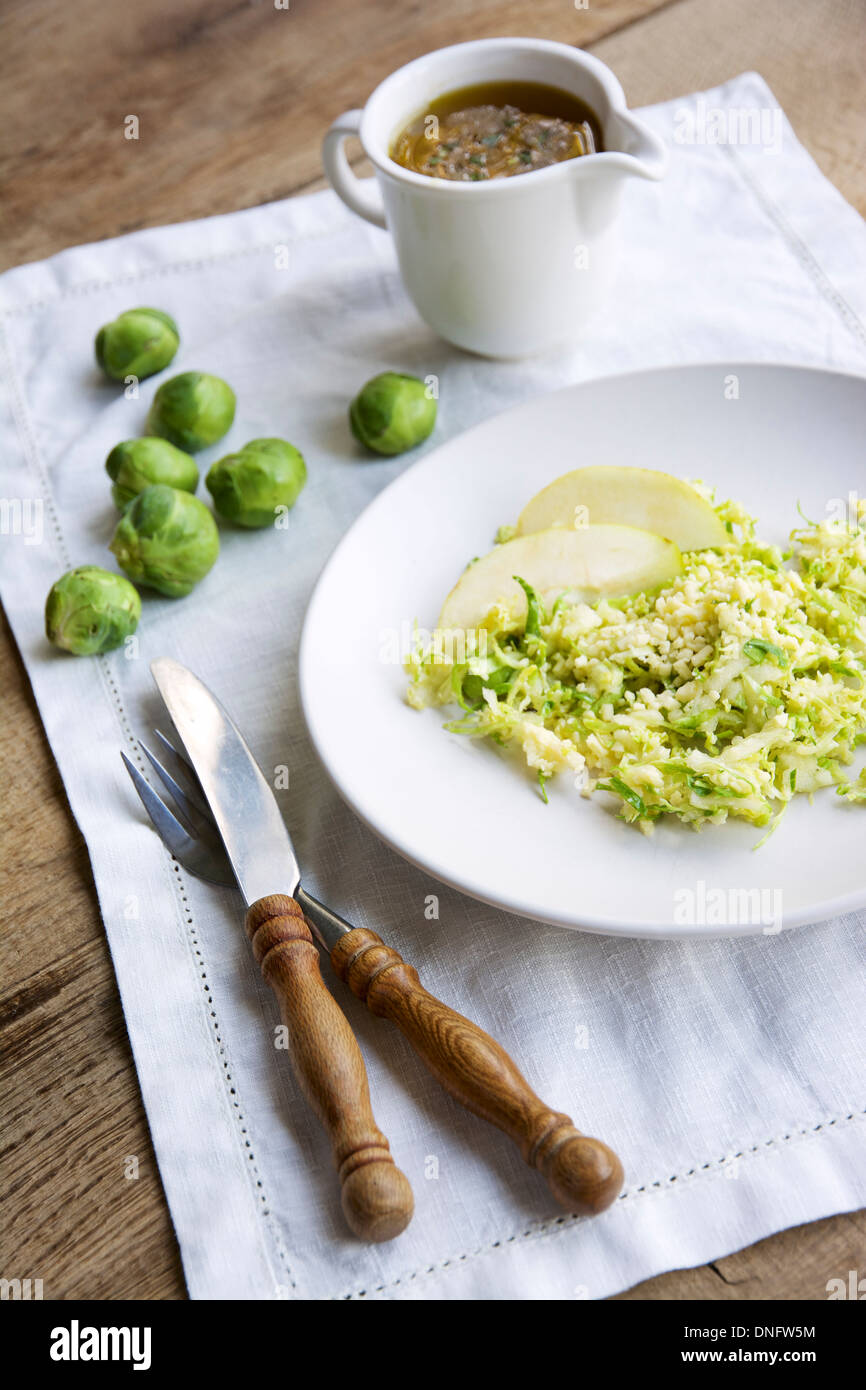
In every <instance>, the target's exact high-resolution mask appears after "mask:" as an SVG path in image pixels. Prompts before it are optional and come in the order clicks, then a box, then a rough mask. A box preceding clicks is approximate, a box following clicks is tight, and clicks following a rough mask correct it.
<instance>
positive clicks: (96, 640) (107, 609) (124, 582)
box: [45, 565, 141, 656]
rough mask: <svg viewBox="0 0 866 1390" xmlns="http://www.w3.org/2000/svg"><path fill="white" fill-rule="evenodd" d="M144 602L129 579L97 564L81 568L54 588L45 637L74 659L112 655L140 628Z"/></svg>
mask: <svg viewBox="0 0 866 1390" xmlns="http://www.w3.org/2000/svg"><path fill="white" fill-rule="evenodd" d="M140 617H141V599H140V598H139V596H138V594H137V592H136V591H135V589H133V587H132V585H131V584H130V582H129V580H128V579H124V578H123V575H121V574H112V573H111V572H110V570H104V569H100V568H99V566H98V565H79V567H78V569H74V570H69V572H68V574H64V575H63V576H62V577H61V578H60V579H58V580H56V581H55V583H53V584H52V585H51V588H50V590H49V593H48V598H47V599H46V600H45V636H46V637H47V638H48V640H49V642H53V643H54V645H55V647H62V648H63V650H64V651H65V652H72V653H73V655H74V656H93V654H94V653H95V652H110V651H111V650H112V648H114V647H119V646H120V644H121V642H123V641H124V639H125V638H127V637H129V636H131V634H132V633H133V632H135V629H136V628H137V627H138V620H139V618H140Z"/></svg>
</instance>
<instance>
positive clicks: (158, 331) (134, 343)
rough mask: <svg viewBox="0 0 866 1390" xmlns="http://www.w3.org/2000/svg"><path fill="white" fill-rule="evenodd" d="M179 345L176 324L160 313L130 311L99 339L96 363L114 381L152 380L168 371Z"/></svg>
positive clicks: (146, 310)
mask: <svg viewBox="0 0 866 1390" xmlns="http://www.w3.org/2000/svg"><path fill="white" fill-rule="evenodd" d="M179 344H180V334H179V333H178V331H177V324H176V323H175V321H174V319H173V318H171V317H170V316H169V315H168V314H164V313H163V312H162V310H161V309H127V311H126V313H125V314H120V316H119V317H118V318H116V319H115V320H114V322H113V323H106V324H105V325H104V327H102V328H100V330H99V332H98V333H97V335H96V360H97V362H98V363H99V365H100V367H101V368H102V370H103V371H104V372H105V373H106V375H107V376H110V377H113V378H114V380H115V381H123V379H124V377H127V376H137V377H138V378H139V379H141V378H143V377H146V376H153V374H154V372H161V371H162V369H163V367H167V366H168V364H169V362H170V361H171V359H172V358H173V357H174V354H175V353H176V352H177V349H178V346H179Z"/></svg>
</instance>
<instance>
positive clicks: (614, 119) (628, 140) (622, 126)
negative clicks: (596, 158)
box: [601, 110, 668, 180]
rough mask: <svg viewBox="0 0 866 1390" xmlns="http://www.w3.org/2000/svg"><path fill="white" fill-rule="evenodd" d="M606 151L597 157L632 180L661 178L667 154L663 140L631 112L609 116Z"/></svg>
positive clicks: (666, 163) (620, 112) (614, 113)
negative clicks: (630, 176)
mask: <svg viewBox="0 0 866 1390" xmlns="http://www.w3.org/2000/svg"><path fill="white" fill-rule="evenodd" d="M605 134H606V137H607V151H606V152H605V154H604V155H602V156H601V157H602V158H603V159H605V160H607V161H608V162H610V163H611V164H615V166H616V167H618V168H620V169H621V170H622V172H623V173H624V174H632V175H634V177H635V178H641V179H655V180H657V179H661V178H664V174H665V170H666V169H667V165H668V152H667V147H666V145H665V143H664V141H663V140H662V139H661V138H660V137H659V136H658V135H656V133H655V131H653V130H650V128H649V126H648V125H645V124H644V122H643V121H640V120H638V118H637V117H636V116H634V115H633V114H632V112H631V111H627V110H620V111H615V112H612V113H611V118H610V121H609V123H608V126H607V130H606V132H605Z"/></svg>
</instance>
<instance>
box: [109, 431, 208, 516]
mask: <svg viewBox="0 0 866 1390" xmlns="http://www.w3.org/2000/svg"><path fill="white" fill-rule="evenodd" d="M105 471H106V472H107V474H108V476H109V478H110V479H111V481H112V483H113V486H112V489H111V495H112V497H113V498H114V501H115V503H116V505H117V506H118V507H119V508H120V510H121V511H123V509H124V507H126V506H128V504H129V503H130V502H131V501H132V499H133V497H137V496H138V494H139V493H140V492H144V489H145V488H146V487H150V486H151V484H153V483H167V484H168V486H169V487H179V488H181V489H182V491H184V492H195V490H196V488H197V487H198V468H197V467H196V464H195V461H194V459H191V458H190V456H189V454H185V453H184V452H183V450H182V449H176V448H175V447H174V445H173V444H169V442H168V440H167V439H127V440H126V442H125V443H123V444H115V446H114V448H113V449H112V451H111V453H110V454H109V455H108V458H107V459H106V460H105Z"/></svg>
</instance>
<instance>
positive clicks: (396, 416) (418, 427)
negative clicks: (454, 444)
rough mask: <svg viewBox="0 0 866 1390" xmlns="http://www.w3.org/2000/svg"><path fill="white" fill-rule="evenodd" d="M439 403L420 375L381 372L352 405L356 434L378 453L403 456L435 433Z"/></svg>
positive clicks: (351, 414) (363, 389) (363, 442)
mask: <svg viewBox="0 0 866 1390" xmlns="http://www.w3.org/2000/svg"><path fill="white" fill-rule="evenodd" d="M435 423H436V401H435V400H434V399H433V398H432V397H431V396H430V395H428V393H427V387H426V386H425V385H424V382H423V381H421V380H419V378H418V377H417V376H403V375H402V374H401V373H400V372H381V373H380V374H379V376H374V377H373V378H372V379H371V380H370V381H368V382H367V385H366V386H364V387H362V389H361V390H360V391H359V392H358V394H357V396H356V397H355V399H354V400H353V401H352V404H351V405H350V406H349V424H350V425H351V427H352V433H353V435H354V436H355V438H356V439H358V440H360V442H361V443H362V444H366V446H367V448H368V449H375V451H376V453H377V454H402V453H404V452H405V450H406V449H414V447H415V445H416V444H420V443H421V441H422V440H424V439H426V438H427V436H428V435H429V434H430V433H431V432H432V430H433V426H434V425H435Z"/></svg>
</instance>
